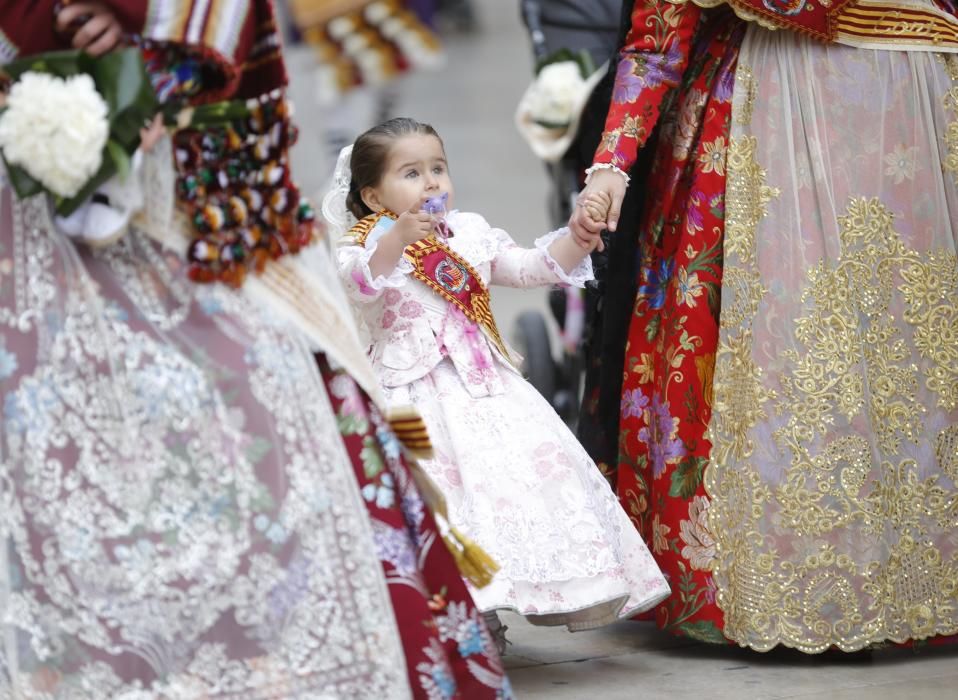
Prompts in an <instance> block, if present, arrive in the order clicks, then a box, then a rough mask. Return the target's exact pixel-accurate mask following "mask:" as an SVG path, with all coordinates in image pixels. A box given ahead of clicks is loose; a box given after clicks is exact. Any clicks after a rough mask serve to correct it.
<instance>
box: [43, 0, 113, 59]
mask: <svg viewBox="0 0 958 700" xmlns="http://www.w3.org/2000/svg"><path fill="white" fill-rule="evenodd" d="M56 28H57V31H59V32H61V33H64V34H69V33H70V32H71V31H74V30H75V33H74V34H73V40H72V42H71V43H72V45H73V48H75V49H80V50H81V51H86V52H87V53H88V54H90V55H92V56H100V55H102V54H105V53H107V52H109V51H112V50H113V49H115V48H116V47H117V46H118V45H119V43H120V39H121V38H122V36H123V28H122V27H121V26H120V22H119V20H117V18H116V15H114V14H113V11H112V10H111V9H110V8H109V7H107V6H106V5H104V4H103V3H102V2H87V1H81V2H71V3H70V4H69V5H67V6H66V7H64V8H63V9H62V10H60V12H59V13H58V14H57V16H56Z"/></svg>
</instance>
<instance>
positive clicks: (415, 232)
mask: <svg viewBox="0 0 958 700" xmlns="http://www.w3.org/2000/svg"><path fill="white" fill-rule="evenodd" d="M421 206H422V202H416V204H414V205H413V207H412V208H411V209H410V210H409V211H406V212H403V213H402V214H400V215H399V218H398V219H396V224H395V225H394V226H393V230H394V231H395V232H396V234H395V235H396V236H398V237H399V239H400V240H401V241H402V242H403V245H411V244H413V243H415V242H416V241H420V240H422V239H423V238H425V237H426V236H428V235H429V234H431V233H432V232H433V231H434V230H435V227H436V223H435V221H433V218H432V216H431V215H430V214H427V213H426V212H424V211H422V209H421Z"/></svg>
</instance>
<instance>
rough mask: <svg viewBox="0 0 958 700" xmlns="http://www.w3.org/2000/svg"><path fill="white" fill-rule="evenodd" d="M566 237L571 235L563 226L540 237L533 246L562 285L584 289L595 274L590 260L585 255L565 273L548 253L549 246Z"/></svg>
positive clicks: (566, 227)
mask: <svg viewBox="0 0 958 700" xmlns="http://www.w3.org/2000/svg"><path fill="white" fill-rule="evenodd" d="M568 235H571V234H570V231H569V228H568V226H565V227H563V228H560V229H559V230H558V231H553V232H552V233H547V234H546V235H544V236H540V237H539V238H537V239H536V242H535V246H536V248H538V249H539V250H541V251H542V253H543V256H544V257H545V260H546V264H548V265H549V269H551V270H552V271H553V272H554V273H555V275H556V277H558V278H559V280H560V281H561V282H562V284H566V285H569V286H570V287H585V283H586V282H589V281H590V280H593V279H595V273H594V272H593V271H592V258H591V257H590V256H588V255H586V256H585V257H584V258H582V260H581V261H580V262H579V264H578V265H576V266H575V267H574V268H572V271H571V272H566V271H565V270H563V269H562V265H560V264H559V263H558V262H556V259H555V258H553V257H552V254H551V253H550V252H549V246H551V245H552V244H553V243H554V242H555V241H556V240H558V239H559V238H562V237H563V236H568Z"/></svg>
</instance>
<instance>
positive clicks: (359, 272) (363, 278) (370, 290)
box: [352, 270, 376, 297]
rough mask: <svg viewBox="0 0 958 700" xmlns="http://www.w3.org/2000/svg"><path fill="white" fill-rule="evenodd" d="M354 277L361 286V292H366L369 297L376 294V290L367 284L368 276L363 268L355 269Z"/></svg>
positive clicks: (357, 284) (358, 285)
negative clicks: (364, 273)
mask: <svg viewBox="0 0 958 700" xmlns="http://www.w3.org/2000/svg"><path fill="white" fill-rule="evenodd" d="M352 278H353V282H355V283H356V286H357V287H359V291H360V293H361V294H365V295H366V296H368V297H371V296H375V295H376V290H375V289H373V288H372V287H370V286H369V285H368V284H366V276H365V275H363V271H362V270H353V274H352Z"/></svg>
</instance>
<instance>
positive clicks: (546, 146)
mask: <svg viewBox="0 0 958 700" xmlns="http://www.w3.org/2000/svg"><path fill="white" fill-rule="evenodd" d="M602 74H603V71H601V70H599V71H597V70H596V69H595V65H594V64H593V62H592V57H591V56H590V55H589V54H588V52H586V51H581V52H578V53H574V52H572V51H570V50H569V49H561V50H559V51H557V52H556V53H554V54H552V55H550V56H548V57H546V58H544V59H542V60H541V61H539V63H538V64H537V65H536V78H535V80H534V81H533V82H532V84H531V85H530V86H529V87H528V89H527V90H526V91H525V93H524V94H523V96H522V99H521V100H520V101H519V107H518V109H517V111H516V126H517V128H518V129H519V132H520V133H521V134H522V135H523V137H525V139H526V141H527V142H528V143H529V146H530V147H531V148H532V150H533V151H534V152H535V154H536V155H537V156H539V157H540V158H542V159H543V160H546V161H548V162H555V161H557V160H559V159H560V158H561V157H562V156H563V154H564V153H565V152H566V150H568V148H569V145H570V144H571V143H572V138H573V137H574V136H575V131H576V129H577V128H578V123H579V117H580V115H581V112H582V108H583V107H584V106H585V103H586V101H587V100H588V98H589V95H590V94H591V93H592V90H593V88H594V87H595V85H596V83H597V82H598V79H599V78H600V77H601V76H602Z"/></svg>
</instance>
